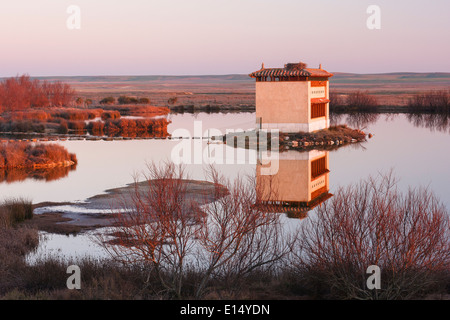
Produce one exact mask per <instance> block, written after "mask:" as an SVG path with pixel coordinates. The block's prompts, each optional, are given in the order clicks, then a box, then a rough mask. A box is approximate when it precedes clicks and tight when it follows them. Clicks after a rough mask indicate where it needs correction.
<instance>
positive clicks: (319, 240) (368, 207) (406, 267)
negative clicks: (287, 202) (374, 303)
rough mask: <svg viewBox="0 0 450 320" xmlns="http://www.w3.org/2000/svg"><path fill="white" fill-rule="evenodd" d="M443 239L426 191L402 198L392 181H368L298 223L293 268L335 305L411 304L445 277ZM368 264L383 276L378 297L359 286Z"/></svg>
mask: <svg viewBox="0 0 450 320" xmlns="http://www.w3.org/2000/svg"><path fill="white" fill-rule="evenodd" d="M310 217H311V216H310ZM449 232H450V231H449V215H448V212H447V211H446V209H445V208H444V207H443V205H442V204H441V203H440V202H439V201H438V200H437V199H436V198H435V196H434V195H433V194H432V193H431V192H430V191H429V190H427V189H418V190H415V189H411V190H409V191H408V192H407V193H405V194H402V193H400V192H399V191H398V190H397V187H396V183H395V181H394V178H393V175H392V174H387V175H384V176H382V178H381V179H374V178H369V179H367V180H364V181H362V182H361V183H359V184H356V185H351V186H349V187H347V188H342V189H340V190H338V192H337V193H336V194H335V196H334V197H333V198H332V200H330V201H329V202H326V203H324V204H323V205H322V206H321V207H320V208H318V209H317V215H316V216H315V217H314V218H311V219H308V220H307V221H306V222H305V224H304V225H303V227H302V231H301V236H300V239H301V242H300V251H298V252H299V255H298V261H297V263H298V264H297V267H298V270H299V272H300V274H301V276H302V277H303V279H304V281H309V282H310V284H313V285H314V286H316V287H322V288H323V287H327V288H328V289H329V292H330V294H331V296H332V297H335V298H343V299H375V298H376V299H409V298H417V297H420V296H422V295H425V294H427V293H429V292H430V291H432V290H435V289H436V287H437V286H438V282H439V279H440V277H442V276H443V275H445V274H447V277H448V270H449V267H450V251H449V249H450V233H449ZM370 265H377V266H379V267H380V269H381V271H382V275H381V281H382V283H381V289H380V290H368V289H367V287H366V279H367V277H368V275H366V273H365V272H366V270H367V267H368V266H370Z"/></svg>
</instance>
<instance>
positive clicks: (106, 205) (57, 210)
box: [26, 180, 216, 234]
mask: <svg viewBox="0 0 450 320" xmlns="http://www.w3.org/2000/svg"><path fill="white" fill-rule="evenodd" d="M183 181H184V184H185V187H186V192H187V193H186V197H185V201H186V202H188V203H191V202H195V203H197V204H198V205H203V204H206V203H209V202H212V201H214V199H215V196H214V195H215V188H216V186H215V184H214V183H211V182H207V181H198V180H183ZM149 186H150V185H149V182H148V181H142V182H138V183H136V184H135V183H131V184H128V185H126V186H124V187H118V188H114V189H109V190H106V191H105V192H104V193H102V194H98V195H94V196H92V197H90V198H88V199H86V200H84V201H80V202H41V203H37V204H34V205H33V209H34V216H33V219H31V220H29V221H27V222H26V224H27V225H29V226H30V227H34V228H36V229H38V230H40V231H45V232H50V233H58V234H77V233H79V232H83V231H87V230H93V229H97V228H102V227H106V226H111V225H112V224H113V223H114V219H113V217H114V214H115V213H117V212H119V210H123V209H124V203H131V201H132V196H133V194H134V193H135V191H136V190H138V192H141V193H145V192H147V191H148V190H149Z"/></svg>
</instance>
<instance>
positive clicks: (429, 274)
mask: <svg viewBox="0 0 450 320" xmlns="http://www.w3.org/2000/svg"><path fill="white" fill-rule="evenodd" d="M149 169H150V170H151V171H150V173H149V175H148V178H157V179H156V180H152V181H153V182H152V184H151V186H152V188H150V189H149V192H148V193H146V192H144V193H139V192H138V193H133V194H134V196H133V197H132V198H131V199H132V200H131V202H127V203H124V204H126V205H127V206H126V207H127V208H134V209H135V211H134V212H127V211H122V212H121V213H118V215H116V216H115V217H116V218H115V221H116V222H118V224H117V227H118V228H117V229H116V228H114V229H112V230H111V231H113V230H114V231H115V233H114V235H115V236H116V237H117V238H116V239H118V240H117V241H114V242H109V241H105V242H104V243H105V246H106V247H107V248H109V249H110V253H111V259H105V260H94V259H81V260H78V261H65V260H63V259H55V258H46V259H41V260H37V261H36V263H34V264H32V265H29V264H27V263H26V262H25V259H24V258H25V255H26V254H27V253H28V252H30V250H33V249H34V248H36V246H37V243H38V237H37V233H36V230H33V229H30V228H25V227H24V225H23V223H20V222H18V223H16V224H15V226H14V227H12V226H11V224H5V225H3V226H1V227H0V297H1V298H3V299H179V298H181V299H429V298H434V299H446V298H448V297H449V294H450V273H449V270H450V250H449V249H450V234H449V232H450V229H449V223H450V221H449V216H448V212H447V211H446V209H445V207H444V206H443V205H442V203H441V202H440V201H439V200H438V199H437V198H436V197H435V196H434V195H433V193H432V192H430V190H428V189H410V190H409V191H407V192H400V191H399V190H398V189H397V184H396V181H395V179H394V178H393V176H392V175H391V174H388V175H384V176H380V177H378V178H368V179H365V180H361V181H360V183H358V184H353V185H350V186H348V187H346V188H340V189H338V190H337V191H336V192H335V193H334V196H333V197H332V198H331V199H329V200H327V201H326V202H325V203H324V204H322V206H320V207H318V208H316V209H315V211H314V212H311V214H309V215H308V217H307V218H306V220H304V221H303V223H302V224H301V225H300V226H299V228H298V229H295V228H291V229H289V232H288V233H286V232H287V231H288V230H286V229H284V228H283V224H282V223H283V222H282V220H280V218H282V214H276V213H270V212H272V210H270V208H264V206H261V205H256V206H255V199H256V201H258V196H257V195H258V194H259V192H260V190H261V188H259V187H258V186H256V188H254V187H255V185H253V184H252V183H250V184H247V183H244V182H243V181H244V180H243V179H238V180H237V181H235V182H233V183H232V184H229V183H227V182H226V181H223V180H222V179H221V178H220V177H218V176H217V173H215V172H214V171H210V174H211V176H210V178H211V179H212V181H215V182H217V184H216V185H217V186H218V189H217V191H218V194H217V199H218V201H215V202H213V203H211V205H208V206H205V207H204V208H202V210H201V211H197V210H196V211H192V210H191V211H190V210H189V199H188V198H186V193H185V191H186V190H185V189H184V188H183V184H182V183H180V178H182V177H184V175H183V174H182V171H181V173H180V172H178V171H175V170H174V167H168V168H164V167H163V168H159V169H158V168H155V167H150V168H149ZM223 186H226V190H227V191H228V192H225V193H224V192H223V191H224V189H223ZM137 190H138V189H136V192H137ZM255 196H256V197H255ZM16 205H18V206H19V207H21V206H23V207H25V210H26V212H29V203H28V202H27V201H24V202H21V201H15V202H14V203H13V205H12V206H11V208H13V211H14V212H16V214H15V216H17V217H18V218H17V220H18V221H20V220H21V219H22V217H23V214H22V213H20V212H21V210H18V209H15V208H16ZM4 208H5V206H0V212H5V209H4ZM266 209H267V210H266ZM2 210H3V211H2ZM8 210H9V209H8ZM148 222H151V223H148ZM119 231H120V232H119ZM110 239H111V238H110V237H108V238H107V239H105V238H102V240H110ZM194 244H195V245H194ZM71 264H76V265H78V266H79V267H80V268H81V270H82V289H81V290H68V289H67V287H66V280H67V277H68V275H67V273H66V270H67V266H68V265H71ZM370 265H377V266H379V267H380V269H381V289H374V290H370V289H368V288H367V286H366V279H367V278H368V276H369V275H368V274H366V269H367V267H368V266H370Z"/></svg>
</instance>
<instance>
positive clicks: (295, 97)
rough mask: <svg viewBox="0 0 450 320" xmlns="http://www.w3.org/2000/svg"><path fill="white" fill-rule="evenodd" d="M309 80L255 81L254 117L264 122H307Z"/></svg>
mask: <svg viewBox="0 0 450 320" xmlns="http://www.w3.org/2000/svg"><path fill="white" fill-rule="evenodd" d="M309 91H310V88H309V82H306V81H281V82H273V81H271V82H256V117H258V118H262V122H263V123H264V122H265V123H308V121H309V118H310V109H311V105H310V103H311V102H310V99H309V97H308V93H309Z"/></svg>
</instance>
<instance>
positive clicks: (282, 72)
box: [249, 67, 333, 78]
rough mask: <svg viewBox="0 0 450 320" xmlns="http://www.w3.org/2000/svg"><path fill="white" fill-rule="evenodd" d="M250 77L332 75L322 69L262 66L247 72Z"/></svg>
mask: <svg viewBox="0 0 450 320" xmlns="http://www.w3.org/2000/svg"><path fill="white" fill-rule="evenodd" d="M249 76H250V77H252V78H257V77H332V76H333V74H332V73H329V72H328V71H326V70H323V69H313V68H304V69H297V70H295V69H291V70H288V69H287V68H286V67H285V68H264V67H263V68H262V69H261V70H258V71H255V72H252V73H251V74H249Z"/></svg>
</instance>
